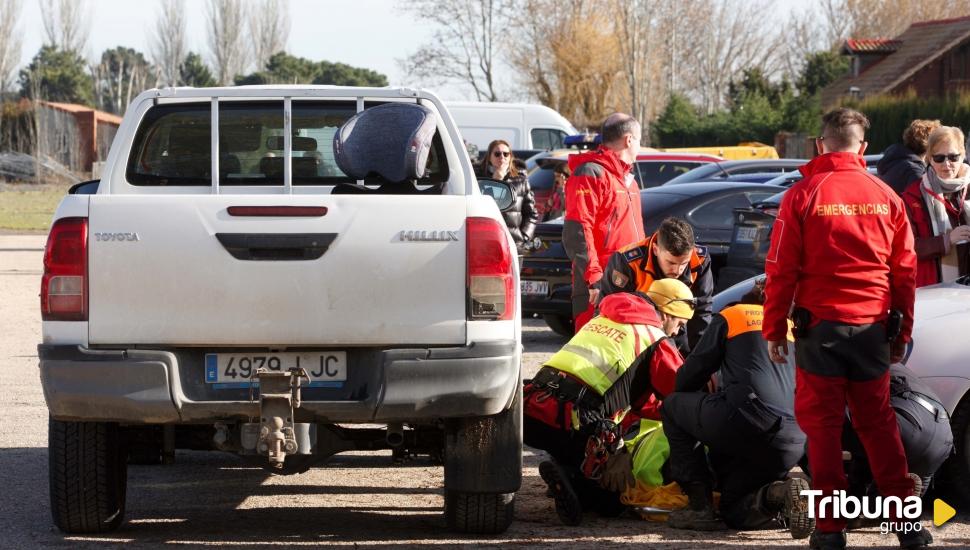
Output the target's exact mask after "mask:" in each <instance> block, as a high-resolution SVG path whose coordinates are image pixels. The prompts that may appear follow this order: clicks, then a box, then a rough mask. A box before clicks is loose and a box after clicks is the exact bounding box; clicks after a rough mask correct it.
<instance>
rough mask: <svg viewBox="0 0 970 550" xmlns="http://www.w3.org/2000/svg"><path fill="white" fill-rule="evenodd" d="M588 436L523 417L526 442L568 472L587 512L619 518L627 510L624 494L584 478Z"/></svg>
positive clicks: (523, 438) (523, 437) (527, 416)
mask: <svg viewBox="0 0 970 550" xmlns="http://www.w3.org/2000/svg"><path fill="white" fill-rule="evenodd" d="M588 437H589V436H588V434H585V433H582V432H577V431H576V430H569V431H566V430H560V429H556V428H553V427H552V426H549V425H548V424H546V423H544V422H541V421H539V420H536V419H534V418H531V417H530V416H529V415H525V416H523V418H522V440H523V442H524V443H525V444H526V445H528V446H530V447H533V448H535V449H541V450H543V451H546V452H547V453H549V456H551V457H552V459H553V460H555V461H556V462H557V463H558V464H559V465H560V466H562V467H563V469H564V470H566V473H567V475H568V476H569V481H570V482H571V484H572V487H573V490H575V491H576V495H577V496H578V497H579V501H580V503H581V504H582V505H583V509H584V510H590V511H596V512H598V513H599V514H600V515H603V516H606V517H613V516H616V515H619V514H620V513H621V512H622V511H623V509H624V508H625V507H624V505H623V504H622V503H621V502H620V495H619V494H617V493H613V492H611V491H607V490H606V489H603V488H602V487H600V485H599V483H597V482H596V481H593V480H591V479H587V478H586V476H584V475H583V472H582V469H581V467H582V464H583V459H584V458H585V456H586V440H587V439H588Z"/></svg>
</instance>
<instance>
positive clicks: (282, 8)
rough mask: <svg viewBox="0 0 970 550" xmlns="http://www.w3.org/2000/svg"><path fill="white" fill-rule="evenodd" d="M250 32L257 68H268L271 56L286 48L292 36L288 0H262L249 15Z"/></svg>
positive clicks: (258, 69) (259, 69)
mask: <svg viewBox="0 0 970 550" xmlns="http://www.w3.org/2000/svg"><path fill="white" fill-rule="evenodd" d="M249 34H250V35H251V36H252V40H253V42H254V46H255V50H254V57H255V59H254V62H255V63H256V70H257V71H261V70H263V69H264V68H266V63H267V62H268V61H269V58H270V57H272V56H273V54H275V53H279V52H282V51H284V50H285V49H286V42H287V40H288V39H289V36H290V4H289V1H288V0H260V1H259V3H258V4H257V5H256V6H255V9H254V10H253V11H252V12H251V13H250V16H249Z"/></svg>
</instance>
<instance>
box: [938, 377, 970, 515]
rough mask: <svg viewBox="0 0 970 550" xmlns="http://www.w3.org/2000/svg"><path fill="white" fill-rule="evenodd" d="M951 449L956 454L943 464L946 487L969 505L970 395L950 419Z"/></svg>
mask: <svg viewBox="0 0 970 550" xmlns="http://www.w3.org/2000/svg"><path fill="white" fill-rule="evenodd" d="M950 428H951V429H952V430H953V448H954V449H955V450H956V453H955V454H954V455H953V456H951V457H950V458H949V459H948V460H947V461H946V462H945V463H944V464H943V468H942V470H943V477H944V478H945V479H946V485H945V486H946V487H949V489H950V490H951V491H953V493H954V495H955V496H956V497H957V498H958V499H959V500H962V501H963V502H964V503H968V504H970V394H968V395H967V396H965V397H964V398H963V400H962V401H961V402H960V404H959V405H957V408H956V410H955V411H953V417H952V418H950Z"/></svg>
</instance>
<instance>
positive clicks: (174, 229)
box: [88, 195, 466, 346]
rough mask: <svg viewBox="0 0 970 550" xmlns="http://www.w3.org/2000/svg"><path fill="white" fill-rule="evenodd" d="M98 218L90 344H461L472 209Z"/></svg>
mask: <svg viewBox="0 0 970 550" xmlns="http://www.w3.org/2000/svg"><path fill="white" fill-rule="evenodd" d="M231 206H237V207H247V206H318V207H319V206H324V207H326V208H327V212H326V214H325V215H323V216H316V217H253V216H233V215H230V214H229V211H228V208H229V207H231ZM89 219H90V244H89V255H90V256H89V270H88V273H89V277H90V280H89V285H90V286H89V297H90V298H89V299H90V302H89V303H90V305H89V307H90V310H89V311H90V313H89V324H88V330H89V342H90V343H91V344H125V345H137V344H166V345H214V344H219V345H245V346H255V345H265V346H273V345H294V346H295V345H362V346H364V345H377V346H379V345H382V344H393V345H400V344H401V343H402V342H409V343H414V344H416V345H423V344H432V345H433V344H462V343H464V342H465V322H464V319H465V317H466V313H465V309H466V290H465V263H466V262H465V197H463V196H388V195H374V196H369V195H365V196H362V195H148V196H146V195H140V196H135V195H94V196H92V197H91V203H90V218H89ZM392 220H393V221H392ZM402 231H418V232H421V231H424V232H426V233H423V234H420V235H421V236H422V237H423V238H424V239H428V240H411V239H406V238H403V235H402ZM432 232H435V233H432ZM331 238H332V242H331V244H330V245H329V247H328V248H327V249H326V251H325V252H323V254H322V255H321V256H319V258H316V259H294V254H296V255H297V256H301V257H302V255H301V254H302V252H300V251H298V250H297V251H294V250H293V249H286V247H287V246H293V245H294V243H295V246H301V245H300V244H299V243H304V244H308V245H309V244H310V243H316V244H317V245H318V246H319V245H321V244H323V245H325V243H326V241H327V240H329V239H331ZM430 239H441V240H430ZM231 251H234V252H235V253H236V254H237V256H240V257H234V256H233V254H232V253H231ZM313 252H314V251H313V250H309V251H307V254H306V256H307V257H311V256H313V255H314V254H313ZM316 252H319V250H317V251H316ZM240 258H242V259H240Z"/></svg>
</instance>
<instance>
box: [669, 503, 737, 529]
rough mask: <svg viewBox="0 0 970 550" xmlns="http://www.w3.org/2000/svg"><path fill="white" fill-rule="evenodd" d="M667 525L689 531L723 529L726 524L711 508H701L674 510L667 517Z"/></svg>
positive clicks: (725, 527)
mask: <svg viewBox="0 0 970 550" xmlns="http://www.w3.org/2000/svg"><path fill="white" fill-rule="evenodd" d="M667 525H669V526H670V527H673V528H674V529H690V530H691V531H724V530H726V529H727V525H725V524H724V522H723V521H721V520H720V519H719V518H718V517H717V515H716V514H715V513H714V510H713V509H712V508H705V509H703V510H689V509H688V510H674V511H673V512H671V513H670V515H669V516H668V517H667Z"/></svg>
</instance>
